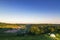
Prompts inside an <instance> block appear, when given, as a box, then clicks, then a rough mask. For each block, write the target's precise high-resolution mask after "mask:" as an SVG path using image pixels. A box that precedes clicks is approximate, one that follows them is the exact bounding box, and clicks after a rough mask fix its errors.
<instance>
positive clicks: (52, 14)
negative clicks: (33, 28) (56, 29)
mask: <svg viewBox="0 0 60 40" xmlns="http://www.w3.org/2000/svg"><path fill="white" fill-rule="evenodd" d="M0 21H1V22H7V23H54V24H55V23H56V24H58V23H59V24H60V1H59V0H0Z"/></svg>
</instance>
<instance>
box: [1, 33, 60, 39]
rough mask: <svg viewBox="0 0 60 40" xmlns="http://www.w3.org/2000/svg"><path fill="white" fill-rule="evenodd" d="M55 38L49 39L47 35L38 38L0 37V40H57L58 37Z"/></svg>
mask: <svg viewBox="0 0 60 40" xmlns="http://www.w3.org/2000/svg"><path fill="white" fill-rule="evenodd" d="M57 38H58V39H56V38H51V37H50V36H49V35H47V34H43V35H39V36H37V35H36V36H31V35H30V36H0V40H59V38H60V36H59V35H58V34H57Z"/></svg>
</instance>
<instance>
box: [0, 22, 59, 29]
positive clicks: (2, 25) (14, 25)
mask: <svg viewBox="0 0 60 40" xmlns="http://www.w3.org/2000/svg"><path fill="white" fill-rule="evenodd" d="M26 25H28V24H11V23H3V22H0V28H19V27H23V26H26ZM31 25H37V26H60V24H31Z"/></svg>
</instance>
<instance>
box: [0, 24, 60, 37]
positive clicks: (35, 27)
mask: <svg viewBox="0 0 60 40" xmlns="http://www.w3.org/2000/svg"><path fill="white" fill-rule="evenodd" d="M8 30H12V31H13V30H17V31H16V32H14V33H12V32H7V34H9V33H11V34H15V35H17V36H20V35H40V34H47V33H60V24H8V23H0V34H1V33H6V32H5V31H8Z"/></svg>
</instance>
